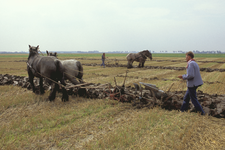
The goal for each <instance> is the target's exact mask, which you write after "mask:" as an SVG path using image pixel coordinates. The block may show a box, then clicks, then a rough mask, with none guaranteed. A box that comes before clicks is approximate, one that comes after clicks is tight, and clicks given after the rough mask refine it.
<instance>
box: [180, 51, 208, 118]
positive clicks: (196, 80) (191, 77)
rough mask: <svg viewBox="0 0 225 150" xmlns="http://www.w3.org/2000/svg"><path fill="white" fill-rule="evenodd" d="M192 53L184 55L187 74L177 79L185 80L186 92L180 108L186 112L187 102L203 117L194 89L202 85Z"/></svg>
mask: <svg viewBox="0 0 225 150" xmlns="http://www.w3.org/2000/svg"><path fill="white" fill-rule="evenodd" d="M193 58H194V53H193V52H191V51H189V52H187V53H186V61H187V67H186V68H187V69H186V71H187V74H184V75H179V76H178V78H180V79H183V80H187V88H188V89H187V91H186V94H185V95H184V101H183V104H182V106H181V109H180V110H181V111H182V112H183V111H186V110H187V109H188V106H189V101H190V99H191V102H192V103H193V105H194V106H195V109H196V111H198V112H201V115H204V114H205V112H204V110H203V109H202V106H201V104H200V103H199V102H198V99H197V95H196V89H197V88H198V87H199V86H201V85H202V84H203V81H202V77H201V74H200V69H199V66H198V64H197V63H196V62H195V60H194V59H193Z"/></svg>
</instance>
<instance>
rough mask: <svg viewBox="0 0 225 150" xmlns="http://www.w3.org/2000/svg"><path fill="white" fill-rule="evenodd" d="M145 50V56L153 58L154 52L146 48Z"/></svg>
mask: <svg viewBox="0 0 225 150" xmlns="http://www.w3.org/2000/svg"><path fill="white" fill-rule="evenodd" d="M143 52H144V54H145V56H147V57H148V58H149V59H151V60H152V53H151V52H149V51H148V50H144V51H143Z"/></svg>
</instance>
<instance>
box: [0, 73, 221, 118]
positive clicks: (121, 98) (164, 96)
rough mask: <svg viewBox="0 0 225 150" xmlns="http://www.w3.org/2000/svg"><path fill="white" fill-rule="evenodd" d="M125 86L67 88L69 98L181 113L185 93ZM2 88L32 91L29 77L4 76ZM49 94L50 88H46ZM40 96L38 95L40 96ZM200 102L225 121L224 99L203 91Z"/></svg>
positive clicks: (1, 76) (140, 85)
mask: <svg viewBox="0 0 225 150" xmlns="http://www.w3.org/2000/svg"><path fill="white" fill-rule="evenodd" d="M126 77H127V72H126V76H125V78H124V82H123V84H122V85H121V86H119V85H118V84H117V81H116V78H115V77H114V82H115V86H112V85H111V84H110V83H106V84H100V83H98V84H96V83H81V84H77V85H73V84H71V83H68V84H67V86H66V87H65V88H66V90H67V92H68V94H69V95H75V96H79V97H86V98H89V99H109V100H115V101H118V102H123V103H124V102H126V103H132V106H133V107H134V108H137V109H140V108H145V107H147V108H153V107H155V106H159V107H161V108H163V109H167V110H179V109H180V107H181V105H182V102H183V97H184V94H185V91H175V92H170V89H171V87H172V86H173V84H172V85H171V87H170V88H169V89H168V90H167V91H163V90H160V89H159V88H158V87H157V86H156V85H154V84H150V83H143V82H139V83H133V85H134V86H125V81H126ZM34 84H35V87H36V88H37V89H38V86H39V81H38V78H35V79H34ZM0 85H14V86H21V87H22V88H27V89H28V90H31V86H30V83H29V81H28V77H23V76H15V75H9V74H0ZM44 88H45V90H47V89H48V88H49V86H47V85H45V84H44ZM36 94H38V93H36ZM197 98H198V101H199V103H200V104H201V105H202V107H203V109H204V111H205V112H206V113H207V114H208V115H211V116H214V117H217V118H225V97H224V95H209V94H207V93H203V92H202V91H200V90H199V91H198V92H197ZM189 111H194V106H192V104H191V103H190V105H189Z"/></svg>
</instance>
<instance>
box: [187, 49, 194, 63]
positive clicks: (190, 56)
mask: <svg viewBox="0 0 225 150" xmlns="http://www.w3.org/2000/svg"><path fill="white" fill-rule="evenodd" d="M193 58H194V53H193V52H192V51H189V52H187V53H186V61H189V60H191V59H193Z"/></svg>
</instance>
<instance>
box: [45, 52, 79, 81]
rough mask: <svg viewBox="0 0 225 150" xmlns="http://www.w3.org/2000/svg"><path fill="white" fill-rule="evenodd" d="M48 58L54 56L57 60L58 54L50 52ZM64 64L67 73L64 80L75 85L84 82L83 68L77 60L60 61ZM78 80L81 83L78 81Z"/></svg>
mask: <svg viewBox="0 0 225 150" xmlns="http://www.w3.org/2000/svg"><path fill="white" fill-rule="evenodd" d="M46 53H47V55H48V56H54V57H56V58H57V53H56V52H54V53H52V52H48V51H46ZM60 62H61V63H62V65H63V67H64V69H65V72H64V77H65V78H64V79H65V80H66V79H68V80H70V81H71V82H72V83H73V84H75V85H76V84H79V83H82V82H83V79H82V77H83V67H82V65H81V63H80V62H79V61H77V60H75V59H69V60H60ZM76 78H78V80H79V82H78V81H77V80H76Z"/></svg>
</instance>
